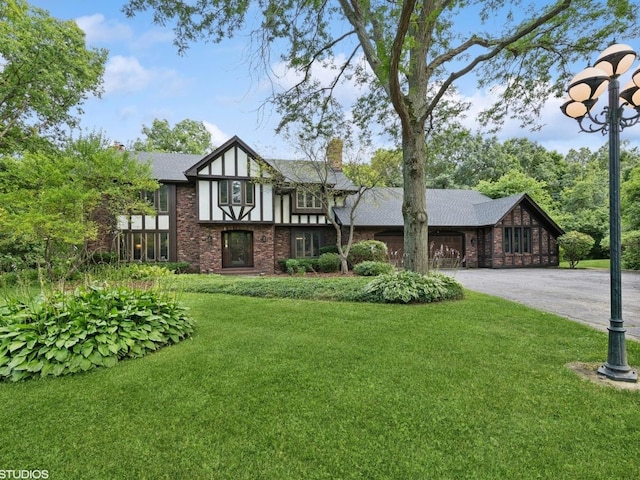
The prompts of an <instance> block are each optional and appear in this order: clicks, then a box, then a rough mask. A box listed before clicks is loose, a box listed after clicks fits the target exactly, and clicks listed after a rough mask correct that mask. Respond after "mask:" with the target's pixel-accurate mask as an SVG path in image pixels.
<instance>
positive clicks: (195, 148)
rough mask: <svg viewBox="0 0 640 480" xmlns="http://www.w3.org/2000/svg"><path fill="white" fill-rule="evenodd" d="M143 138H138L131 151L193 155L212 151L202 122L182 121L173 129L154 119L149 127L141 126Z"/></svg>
mask: <svg viewBox="0 0 640 480" xmlns="http://www.w3.org/2000/svg"><path fill="white" fill-rule="evenodd" d="M142 134H143V135H144V138H138V139H136V141H135V142H133V145H132V146H131V149H132V150H134V151H137V152H170V153H194V154H198V155H204V154H206V153H209V152H210V151H211V150H212V147H213V145H212V144H211V134H210V133H209V131H208V130H207V127H205V125H204V123H203V122H197V121H195V120H190V119H188V118H187V119H184V120H182V121H180V122H178V123H176V124H175V126H174V127H173V128H171V126H170V125H169V121H168V120H159V119H157V118H156V119H155V120H154V121H153V123H152V124H151V126H150V127H147V126H146V125H143V126H142Z"/></svg>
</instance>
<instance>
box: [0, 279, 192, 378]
mask: <svg viewBox="0 0 640 480" xmlns="http://www.w3.org/2000/svg"><path fill="white" fill-rule="evenodd" d="M185 311H186V310H185V308H184V307H182V306H180V305H179V304H178V303H177V302H175V301H172V300H169V299H167V298H165V297H163V296H162V295H160V294H159V293H157V292H152V291H134V290H128V289H122V288H109V287H99V286H93V287H89V288H81V289H77V290H76V291H74V292H73V293H65V292H58V293H54V294H51V295H50V296H48V297H43V296H40V297H38V298H37V299H35V300H34V301H33V302H32V303H30V304H26V303H22V302H20V301H10V302H8V303H7V304H5V305H3V306H0V380H1V379H3V380H10V381H17V380H23V379H26V378H35V377H47V376H54V377H57V376H61V375H67V374H71V373H77V372H83V371H87V370H90V369H93V368H97V367H113V366H114V365H116V363H118V361H119V360H122V359H126V358H137V357H142V356H143V355H146V354H147V353H149V352H152V351H155V350H157V349H158V348H161V347H163V346H165V345H171V344H174V343H178V342H179V341H180V340H182V339H184V338H186V337H187V336H189V335H190V334H191V333H192V331H193V324H192V321H191V319H190V318H189V317H188V316H187V315H186V313H185Z"/></svg>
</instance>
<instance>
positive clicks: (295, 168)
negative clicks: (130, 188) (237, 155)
mask: <svg viewBox="0 0 640 480" xmlns="http://www.w3.org/2000/svg"><path fill="white" fill-rule="evenodd" d="M233 146H238V147H240V148H241V149H243V150H244V151H245V152H246V153H247V155H248V156H249V157H252V158H254V159H256V160H257V161H263V162H265V163H266V164H267V165H269V166H271V167H272V168H274V169H275V170H277V171H278V172H280V174H281V175H282V176H283V179H284V181H285V182H286V183H290V184H296V183H318V184H327V185H330V186H331V187H332V188H335V189H336V190H357V188H356V187H355V186H354V185H353V183H351V181H350V180H349V179H348V178H347V177H346V176H345V175H344V173H342V172H341V171H335V170H333V169H332V168H331V167H329V166H328V165H327V164H325V163H321V162H313V161H310V160H281V159H271V160H270V159H265V158H262V157H261V156H260V155H258V154H257V153H256V152H255V151H254V150H253V149H252V148H251V147H249V146H248V145H247V144H246V143H244V142H243V141H242V140H241V139H240V138H238V137H237V136H234V137H232V138H230V139H229V140H227V141H226V142H225V143H224V144H222V145H220V146H219V147H218V148H216V149H215V150H214V151H213V152H211V153H209V154H207V155H205V156H204V157H203V156H202V155H193V154H187V153H165V152H133V153H132V155H134V156H135V157H136V158H138V159H139V160H140V161H142V162H150V163H151V169H152V174H153V176H154V178H155V179H156V180H158V181H166V182H187V181H189V177H195V176H197V172H198V170H199V169H200V168H201V167H202V166H204V165H206V164H207V162H209V161H211V160H212V159H214V158H216V157H218V156H220V155H222V154H223V153H224V152H225V151H227V150H229V149H230V148H232V147H233ZM325 167H326V168H325Z"/></svg>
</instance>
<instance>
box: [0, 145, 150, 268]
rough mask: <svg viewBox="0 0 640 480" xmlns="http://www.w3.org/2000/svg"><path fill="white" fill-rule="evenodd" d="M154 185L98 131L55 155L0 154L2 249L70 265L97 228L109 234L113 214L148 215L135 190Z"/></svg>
mask: <svg viewBox="0 0 640 480" xmlns="http://www.w3.org/2000/svg"><path fill="white" fill-rule="evenodd" d="M157 188H158V184H157V182H156V181H155V180H153V179H152V178H151V168H150V167H149V166H148V165H143V164H141V163H139V162H138V161H136V160H135V159H134V158H132V157H131V156H129V154H128V153H127V152H122V151H118V150H116V149H114V148H113V147H111V146H109V143H108V142H107V141H106V140H105V139H104V138H102V137H101V136H100V135H89V136H87V137H81V138H79V139H77V140H69V141H67V143H66V145H65V148H64V149H63V150H60V151H58V152H56V153H51V152H46V153H43V152H25V153H24V154H22V155H21V156H20V158H12V157H2V158H1V159H0V205H2V208H0V232H1V233H0V247H1V250H2V252H3V254H5V255H7V254H8V255H17V256H19V257H24V256H25V255H27V256H28V257H29V258H28V260H27V263H29V262H34V263H38V264H40V265H42V266H45V267H46V268H47V270H49V272H51V271H52V269H53V267H54V265H57V266H59V267H63V268H71V269H73V268H75V267H77V266H78V265H79V264H81V263H82V262H83V261H85V260H86V258H87V257H89V256H91V254H92V253H93V250H92V248H91V243H90V242H92V241H94V240H98V238H99V233H100V232H99V229H100V228H103V229H104V231H102V232H101V234H102V235H101V236H102V237H103V238H107V239H108V238H109V236H110V234H111V232H112V230H113V229H114V228H115V225H114V224H113V220H114V219H115V218H116V216H117V215H122V214H127V213H129V212H131V211H142V212H148V213H153V210H150V207H149V206H148V205H147V204H146V202H145V201H144V200H143V199H142V198H141V197H140V192H141V191H145V190H146V191H149V190H151V191H153V190H155V189H157ZM105 218H107V219H110V220H111V222H106V223H105V221H104V220H105ZM13 245H17V246H19V247H20V248H19V249H18V250H16V249H15V248H14V247H13ZM18 260H20V259H18Z"/></svg>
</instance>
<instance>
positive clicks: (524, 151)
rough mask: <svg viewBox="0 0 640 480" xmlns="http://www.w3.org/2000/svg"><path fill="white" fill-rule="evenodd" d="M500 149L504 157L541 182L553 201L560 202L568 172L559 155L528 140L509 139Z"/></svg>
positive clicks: (563, 160) (565, 163)
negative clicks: (513, 159) (508, 157)
mask: <svg viewBox="0 0 640 480" xmlns="http://www.w3.org/2000/svg"><path fill="white" fill-rule="evenodd" d="M502 148H503V150H504V153H505V154H506V155H509V156H512V157H513V158H515V159H516V160H517V161H518V163H519V164H520V167H521V168H522V171H523V172H524V173H526V174H527V175H529V176H530V177H533V178H535V179H536V180H540V181H543V182H544V183H545V184H546V186H547V191H548V192H549V195H551V197H552V198H553V199H554V200H555V201H558V200H560V195H561V193H562V190H563V188H564V187H565V186H566V185H565V176H566V173H567V170H568V166H567V162H566V161H565V159H564V157H563V156H562V155H561V154H559V153H558V152H554V151H551V152H550V151H548V150H547V149H546V148H544V147H543V146H542V145H540V144H539V143H537V142H533V141H531V140H529V139H528V138H511V139H509V140H507V141H505V142H504V143H503V144H502Z"/></svg>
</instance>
